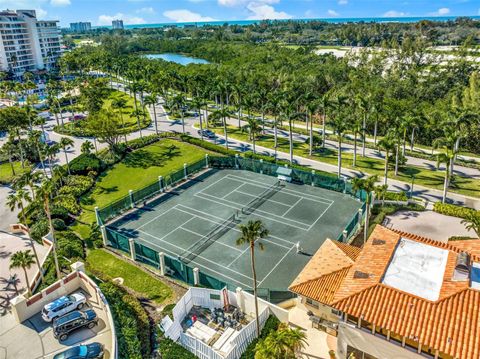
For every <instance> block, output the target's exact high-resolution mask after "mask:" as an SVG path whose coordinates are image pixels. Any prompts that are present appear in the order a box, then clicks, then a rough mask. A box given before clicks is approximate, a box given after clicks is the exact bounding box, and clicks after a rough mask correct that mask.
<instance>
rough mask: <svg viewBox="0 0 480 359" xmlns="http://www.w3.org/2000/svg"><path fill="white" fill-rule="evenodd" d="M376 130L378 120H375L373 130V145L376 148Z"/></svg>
mask: <svg viewBox="0 0 480 359" xmlns="http://www.w3.org/2000/svg"><path fill="white" fill-rule="evenodd" d="M377 130H378V118H377V119H375V125H374V128H373V144H374V145H375V147H377Z"/></svg>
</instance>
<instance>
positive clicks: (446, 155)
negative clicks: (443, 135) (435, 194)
mask: <svg viewBox="0 0 480 359" xmlns="http://www.w3.org/2000/svg"><path fill="white" fill-rule="evenodd" d="M454 158H455V152H454V151H452V150H451V149H449V148H448V147H445V148H444V152H441V153H438V154H437V168H438V167H440V164H441V163H445V180H444V182H443V195H442V203H445V201H446V200H447V193H448V187H449V185H450V175H451V173H450V169H451V163H452V161H453V159H454Z"/></svg>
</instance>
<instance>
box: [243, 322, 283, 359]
mask: <svg viewBox="0 0 480 359" xmlns="http://www.w3.org/2000/svg"><path fill="white" fill-rule="evenodd" d="M279 325H280V321H279V320H278V318H277V317H276V316H274V315H270V316H269V317H268V319H267V321H266V322H265V326H264V327H263V329H262V331H261V332H260V337H258V338H255V339H254V340H253V341H252V342H251V343H250V344H249V345H248V346H247V349H245V352H244V353H243V354H242V356H241V357H240V358H241V359H255V346H256V345H257V343H258V341H259V340H260V339H265V338H266V337H267V336H268V335H269V334H270V333H271V332H273V331H275V330H277V329H278V326H279Z"/></svg>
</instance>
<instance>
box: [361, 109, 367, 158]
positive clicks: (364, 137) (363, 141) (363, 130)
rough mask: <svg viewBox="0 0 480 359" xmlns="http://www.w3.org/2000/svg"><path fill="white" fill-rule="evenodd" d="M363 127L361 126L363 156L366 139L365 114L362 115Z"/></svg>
mask: <svg viewBox="0 0 480 359" xmlns="http://www.w3.org/2000/svg"><path fill="white" fill-rule="evenodd" d="M362 126H363V128H362V132H363V134H362V136H363V138H362V157H365V141H366V137H367V136H366V132H365V131H366V127H367V115H364V116H363V124H362Z"/></svg>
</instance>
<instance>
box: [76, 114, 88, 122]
mask: <svg viewBox="0 0 480 359" xmlns="http://www.w3.org/2000/svg"><path fill="white" fill-rule="evenodd" d="M85 118H86V116H85V115H82V114H77V115H75V116H73V120H74V121H78V120H84V119H85Z"/></svg>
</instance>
